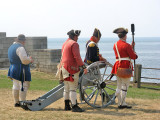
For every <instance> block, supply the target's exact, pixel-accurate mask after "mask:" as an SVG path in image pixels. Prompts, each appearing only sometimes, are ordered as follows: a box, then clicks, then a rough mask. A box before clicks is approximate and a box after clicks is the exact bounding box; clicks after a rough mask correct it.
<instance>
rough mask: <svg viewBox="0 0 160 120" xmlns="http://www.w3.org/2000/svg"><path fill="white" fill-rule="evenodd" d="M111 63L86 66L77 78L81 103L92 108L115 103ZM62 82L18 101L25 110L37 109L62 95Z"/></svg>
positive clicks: (100, 62) (99, 62)
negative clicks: (39, 95)
mask: <svg viewBox="0 0 160 120" xmlns="http://www.w3.org/2000/svg"><path fill="white" fill-rule="evenodd" d="M112 67H113V65H112V64H110V63H109V62H102V61H97V62H94V63H92V64H91V65H89V66H87V69H88V73H87V74H82V75H81V76H80V78H79V83H78V89H79V94H80V101H81V103H87V104H88V105H90V106H92V107H94V108H103V107H107V106H108V105H111V104H114V103H115V91H116V90H115V81H116V80H114V77H113V75H112V74H111V69H112ZM63 91H64V84H63V83H61V84H60V85H58V86H57V87H55V88H53V89H52V90H50V91H49V92H47V93H46V94H44V95H43V96H41V97H39V98H37V99H35V100H26V101H20V105H21V107H22V108H23V109H25V110H31V111H38V110H42V109H43V108H45V107H47V106H48V105H50V104H51V103H53V102H55V101H57V100H59V99H60V98H62V97H63Z"/></svg>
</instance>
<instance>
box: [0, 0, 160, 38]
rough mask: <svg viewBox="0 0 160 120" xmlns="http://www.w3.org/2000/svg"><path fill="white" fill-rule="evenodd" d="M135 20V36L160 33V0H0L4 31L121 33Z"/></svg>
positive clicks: (0, 28)
mask: <svg viewBox="0 0 160 120" xmlns="http://www.w3.org/2000/svg"><path fill="white" fill-rule="evenodd" d="M131 24H135V37H160V29H159V28H160V0H0V32H6V34H7V37H15V36H18V34H25V35H26V36H47V37H48V38H64V37H67V32H68V31H69V30H71V29H78V30H81V35H80V37H91V36H92V34H93V31H94V28H98V29H100V31H101V33H102V37H117V36H116V35H115V34H113V30H114V29H116V28H118V27H124V28H128V30H129V35H128V36H131V30H130V29H131Z"/></svg>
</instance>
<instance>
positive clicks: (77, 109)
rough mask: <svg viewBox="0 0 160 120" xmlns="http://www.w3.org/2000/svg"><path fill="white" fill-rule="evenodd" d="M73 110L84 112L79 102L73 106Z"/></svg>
mask: <svg viewBox="0 0 160 120" xmlns="http://www.w3.org/2000/svg"><path fill="white" fill-rule="evenodd" d="M72 112H84V110H83V109H81V108H80V107H79V106H78V105H77V104H76V105H74V106H73V107H72Z"/></svg>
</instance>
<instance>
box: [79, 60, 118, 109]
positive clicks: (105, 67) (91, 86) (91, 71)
mask: <svg viewBox="0 0 160 120" xmlns="http://www.w3.org/2000/svg"><path fill="white" fill-rule="evenodd" d="M87 69H88V73H87V74H82V76H81V77H80V79H79V92H80V97H81V101H85V102H86V103H87V104H88V105H90V106H92V107H94V108H102V107H107V106H108V105H111V104H114V103H115V87H116V86H115V84H116V83H115V81H113V80H112V79H111V78H112V77H113V76H112V75H111V74H110V73H111V70H112V65H111V64H110V63H108V62H106V63H105V62H102V61H98V62H94V63H92V64H91V65H89V66H88V67H87Z"/></svg>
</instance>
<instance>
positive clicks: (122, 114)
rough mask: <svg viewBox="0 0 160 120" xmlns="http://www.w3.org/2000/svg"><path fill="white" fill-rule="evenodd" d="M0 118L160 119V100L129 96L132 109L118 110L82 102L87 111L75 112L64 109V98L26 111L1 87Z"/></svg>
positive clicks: (34, 93)
mask: <svg viewBox="0 0 160 120" xmlns="http://www.w3.org/2000/svg"><path fill="white" fill-rule="evenodd" d="M44 93H45V92H44V91H29V92H28V96H27V99H29V100H31V99H35V98H37V97H39V96H41V95H43V94H44ZM0 98H1V99H0V103H1V105H0V120H104V119H105V120H160V100H159V99H157V100H143V99H132V98H128V99H127V102H128V103H129V104H130V105H132V106H133V108H132V109H123V110H118V109H117V105H110V106H109V107H107V108H102V109H93V108H92V107H90V106H88V105H87V104H80V106H81V107H82V108H84V109H85V110H86V111H85V112H84V113H73V112H71V111H64V110H63V108H64V102H63V99H60V100H58V101H56V102H55V103H53V104H51V105H50V106H48V107H46V108H45V109H43V110H42V111H25V110H23V109H22V108H15V107H13V99H12V93H11V90H9V89H0Z"/></svg>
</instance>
